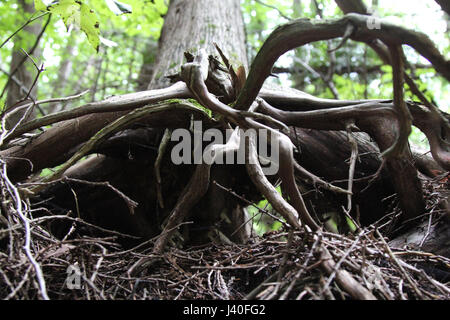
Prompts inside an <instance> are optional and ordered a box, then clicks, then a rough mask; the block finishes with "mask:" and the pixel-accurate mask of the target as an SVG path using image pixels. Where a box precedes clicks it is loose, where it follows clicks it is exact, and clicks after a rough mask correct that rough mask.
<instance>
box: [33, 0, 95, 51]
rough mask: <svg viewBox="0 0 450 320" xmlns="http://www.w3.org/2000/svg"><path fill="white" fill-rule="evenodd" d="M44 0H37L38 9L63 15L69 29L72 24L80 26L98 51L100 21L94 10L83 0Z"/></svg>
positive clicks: (62, 17)
mask: <svg viewBox="0 0 450 320" xmlns="http://www.w3.org/2000/svg"><path fill="white" fill-rule="evenodd" d="M48 2H49V1H46V2H45V3H44V1H43V0H35V7H36V10H40V11H48V12H51V13H54V14H56V15H58V16H60V17H61V19H62V20H63V21H64V24H65V25H66V27H67V29H69V27H70V26H71V25H75V26H77V27H79V28H80V29H81V30H82V31H83V32H84V33H85V34H86V36H87V38H88V41H89V43H90V44H91V45H92V47H93V48H94V49H95V51H97V52H98V49H99V45H100V38H99V35H100V28H99V27H100V22H99V21H98V19H97V15H96V14H95V12H94V10H92V9H91V7H89V6H88V5H87V4H85V3H84V2H83V1H79V0H60V1H54V2H52V3H50V4H49V5H47V3H48Z"/></svg>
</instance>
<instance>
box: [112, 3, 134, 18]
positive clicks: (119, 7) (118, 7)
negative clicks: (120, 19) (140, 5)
mask: <svg viewBox="0 0 450 320" xmlns="http://www.w3.org/2000/svg"><path fill="white" fill-rule="evenodd" d="M105 2H106V5H107V6H108V8H109V10H111V11H112V12H113V13H114V14H115V15H117V16H118V15H121V14H126V13H132V12H133V11H132V8H131V6H130V5H128V4H126V3H122V2H119V1H116V0H105Z"/></svg>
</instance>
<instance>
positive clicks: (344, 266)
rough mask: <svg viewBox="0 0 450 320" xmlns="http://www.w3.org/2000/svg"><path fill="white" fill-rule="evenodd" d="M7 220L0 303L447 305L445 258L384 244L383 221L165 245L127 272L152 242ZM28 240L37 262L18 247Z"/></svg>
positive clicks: (449, 267) (0, 252)
mask: <svg viewBox="0 0 450 320" xmlns="http://www.w3.org/2000/svg"><path fill="white" fill-rule="evenodd" d="M432 195H433V192H432V190H431V192H430V193H429V199H428V200H429V202H430V203H431V202H433V203H436V201H435V199H434V200H433V199H432ZM432 211H433V210H431V212H432ZM52 219H70V221H71V225H72V226H71V228H70V230H69V232H68V233H67V235H66V236H65V237H64V239H62V240H61V239H58V238H56V237H55V236H53V235H52V234H51V233H50V232H49V231H48V229H47V228H46V226H47V224H48V222H50V221H52ZM423 219H428V218H427V217H423ZM5 220H7V222H4V221H5ZM12 221H13V219H3V220H2V221H0V222H2V223H7V224H8V225H6V226H5V225H0V227H1V228H0V298H1V299H41V298H42V296H43V290H46V292H47V294H48V297H49V298H50V299H71V300H72V299H76V300H87V299H93V300H97V299H107V300H109V299H111V300H114V299H119V300H123V299H126V300H140V299H158V300H159V299H169V300H173V299H225V300H228V299H230V300H241V299H319V300H334V299H336V300H346V299H363V298H369V299H382V300H390V299H392V300H401V299H405V300H422V299H430V300H448V299H450V286H449V283H450V282H449V281H450V279H449V274H450V259H448V258H447V257H443V256H439V255H436V254H432V253H429V252H423V251H419V250H412V249H408V248H395V247H392V246H389V245H388V243H387V242H386V241H387V239H386V238H385V237H383V236H381V233H380V231H379V230H382V227H381V226H380V225H378V226H375V225H372V226H369V227H366V228H363V229H360V230H357V232H356V233H354V234H351V235H347V236H344V235H338V234H333V233H329V232H324V231H319V232H316V233H308V232H307V231H306V230H303V231H295V232H292V231H285V230H279V231H276V232H270V233H266V234H265V235H264V236H263V237H255V238H253V239H251V241H249V243H247V244H241V245H237V244H228V245H225V244H214V243H211V244H207V245H204V246H200V247H191V248H183V249H180V248H175V247H174V246H169V247H168V248H167V250H166V252H165V253H164V254H163V255H160V256H158V257H156V260H155V261H154V262H153V264H151V265H150V266H149V267H147V268H145V269H144V270H142V271H141V272H140V273H138V274H137V275H136V274H133V275H131V274H130V273H129V270H130V268H131V267H132V266H133V265H134V264H135V263H136V262H137V261H139V259H141V258H142V257H144V256H147V255H149V254H151V249H152V243H154V241H155V240H156V238H154V239H150V240H148V241H147V242H144V243H141V244H140V245H137V246H135V247H133V248H124V247H123V246H122V245H121V244H120V243H123V238H124V237H125V235H121V234H119V233H117V232H113V231H106V230H101V231H99V228H98V227H95V226H92V225H89V224H88V223H86V222H83V221H82V220H80V219H74V218H69V217H66V218H64V217H61V216H47V217H40V218H35V219H34V220H32V221H31V223H30V226H31V227H30V230H29V232H28V233H27V230H26V228H24V227H23V226H22V225H21V224H20V222H17V220H16V223H13V222H12ZM384 225H386V224H385V223H384ZM27 239H28V240H29V241H30V244H29V248H30V252H32V253H33V255H34V258H35V259H36V262H37V263H36V264H33V263H30V260H29V258H28V257H27V255H26V250H24V244H26V241H27ZM36 266H39V268H40V270H41V271H42V275H41V276H40V275H39V272H36V271H37V269H36Z"/></svg>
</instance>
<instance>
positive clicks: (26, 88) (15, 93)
mask: <svg viewBox="0 0 450 320" xmlns="http://www.w3.org/2000/svg"><path fill="white" fill-rule="evenodd" d="M18 3H19V6H20V9H19V10H20V11H22V12H24V16H25V17H28V16H30V15H31V14H32V13H33V12H34V11H35V10H34V5H33V1H30V0H20V1H18ZM41 27H42V25H41V24H40V23H39V22H34V23H32V24H29V25H28V26H26V27H25V28H24V30H23V31H22V32H25V33H29V34H28V35H26V39H37V36H38V34H39V32H40V31H41ZM33 36H34V37H33ZM33 44H34V43H32V42H31V43H30V42H29V41H28V40H24V37H23V35H21V33H19V34H17V35H16V37H15V38H14V48H13V50H12V53H11V64H10V74H12V73H13V72H14V77H15V78H16V79H17V80H18V81H19V82H20V84H21V85H22V86H20V85H19V84H17V83H16V82H15V81H10V83H9V86H8V95H7V97H6V108H7V109H11V108H16V107H18V103H20V101H21V100H23V99H24V98H25V97H26V96H27V94H28V93H29V95H30V98H31V99H36V98H37V85H35V86H34V87H33V88H32V89H31V86H32V85H33V81H34V79H35V77H36V72H37V71H36V68H35V67H34V65H33V63H32V62H31V61H30V59H29V58H27V59H26V61H25V63H23V64H22V65H20V63H21V61H22V60H23V59H24V57H25V53H24V52H23V51H22V49H23V50H25V51H26V52H27V53H29V54H30V55H32V56H33V57H40V56H41V49H40V48H39V45H38V47H36V49H34V52H33V53H31V52H30V49H31V48H32V46H33ZM16 69H17V71H16ZM30 89H31V91H30ZM25 112H26V110H25V109H22V110H20V111H17V112H15V113H14V114H12V115H11V116H10V117H8V118H7V120H6V126H7V128H12V127H13V126H14V125H15V124H16V123H17V122H18V121H19V120H20V119H21V118H22V116H23V115H24V114H25ZM32 117H33V114H30V116H29V118H32Z"/></svg>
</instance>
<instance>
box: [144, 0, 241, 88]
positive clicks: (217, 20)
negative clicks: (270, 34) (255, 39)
mask: <svg viewBox="0 0 450 320" xmlns="http://www.w3.org/2000/svg"><path fill="white" fill-rule="evenodd" d="M214 42H216V43H217V44H218V45H219V47H220V49H221V50H222V51H223V52H224V53H225V55H226V56H227V58H228V59H229V60H230V63H231V64H232V65H233V66H235V68H236V69H237V67H238V66H240V65H243V66H244V67H246V68H247V64H248V63H247V53H246V49H245V33H244V21H243V19H242V14H241V7H240V2H239V1H237V0H224V1H214V0H196V1H188V0H174V1H171V2H170V6H169V10H168V12H167V15H166V17H165V19H164V26H163V29H162V32H161V38H160V39H159V53H158V57H157V59H156V64H155V67H154V70H153V76H152V80H151V82H150V84H149V86H148V88H149V89H155V88H161V87H166V86H167V85H168V83H169V80H168V79H167V78H165V77H167V76H168V75H172V74H175V73H178V72H179V71H180V66H181V65H182V64H183V63H184V61H185V60H184V53H185V52H186V51H189V52H191V53H193V54H194V55H195V54H196V53H197V51H198V50H199V49H200V48H204V49H205V50H206V52H207V53H208V54H213V55H215V56H218V52H217V50H216V49H215V47H214Z"/></svg>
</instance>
